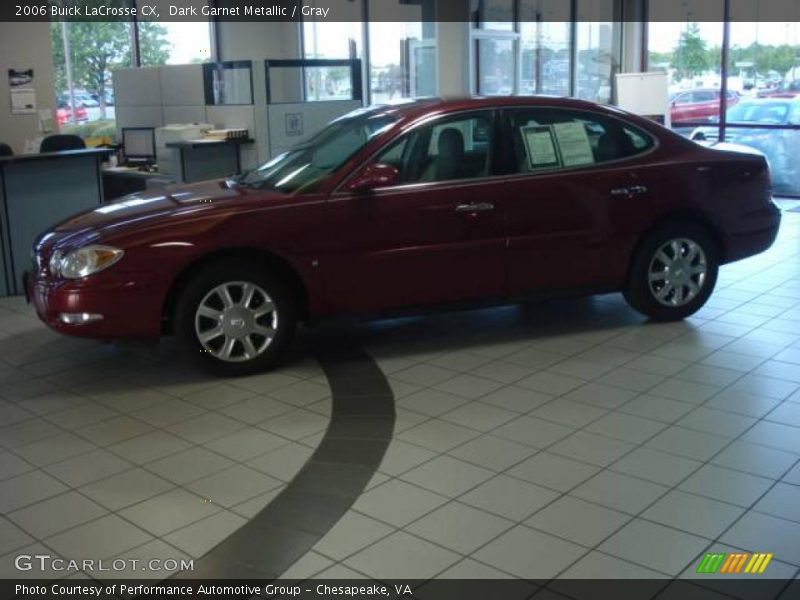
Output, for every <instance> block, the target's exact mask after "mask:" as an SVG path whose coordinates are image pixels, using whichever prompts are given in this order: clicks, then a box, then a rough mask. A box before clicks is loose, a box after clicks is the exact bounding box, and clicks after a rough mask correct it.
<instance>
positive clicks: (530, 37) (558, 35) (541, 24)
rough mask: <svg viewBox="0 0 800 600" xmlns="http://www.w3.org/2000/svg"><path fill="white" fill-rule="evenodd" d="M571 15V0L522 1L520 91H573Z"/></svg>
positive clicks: (531, 92)
mask: <svg viewBox="0 0 800 600" xmlns="http://www.w3.org/2000/svg"><path fill="white" fill-rule="evenodd" d="M570 18H571V15H570V3H569V2H563V1H562V0H522V1H521V2H520V38H521V43H522V57H521V74H520V89H519V93H520V94H552V95H555V96H568V95H569V90H570V80H571V79H572V60H571V58H570V31H571V24H570Z"/></svg>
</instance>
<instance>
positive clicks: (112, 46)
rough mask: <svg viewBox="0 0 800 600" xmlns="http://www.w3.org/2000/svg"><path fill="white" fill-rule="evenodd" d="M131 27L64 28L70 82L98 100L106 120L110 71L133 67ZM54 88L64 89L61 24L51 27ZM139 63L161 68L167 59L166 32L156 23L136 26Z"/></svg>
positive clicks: (87, 25)
mask: <svg viewBox="0 0 800 600" xmlns="http://www.w3.org/2000/svg"><path fill="white" fill-rule="evenodd" d="M131 28H132V24H131V23H128V22H125V21H113V22H70V23H67V24H66V31H67V34H68V35H69V45H70V54H71V59H72V82H73V85H74V86H75V87H81V88H84V89H86V91H87V92H89V93H90V94H94V95H96V96H97V99H98V102H100V114H101V118H103V119H104V118H106V106H105V97H106V91H107V90H108V89H109V88H110V87H111V85H112V71H113V70H114V69H117V68H119V67H130V66H132V65H133V63H134V61H133V54H132V48H131ZM50 31H51V37H52V44H53V63H54V67H55V80H56V88H57V90H59V91H61V90H64V89H66V88H67V72H66V60H65V56H64V38H63V35H62V26H61V23H58V22H54V23H52V24H51V29H50ZM139 40H140V51H141V54H142V63H143V64H147V65H161V64H164V63H165V62H166V61H167V58H169V50H170V44H169V41H168V40H167V30H166V28H165V27H164V26H163V25H161V24H159V23H149V22H143V23H140V24H139Z"/></svg>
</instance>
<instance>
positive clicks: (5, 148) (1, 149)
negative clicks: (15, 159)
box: [0, 142, 14, 156]
mask: <svg viewBox="0 0 800 600" xmlns="http://www.w3.org/2000/svg"><path fill="white" fill-rule="evenodd" d="M0 156H14V151H13V150H12V149H11V146H9V145H8V144H4V143H3V142H0Z"/></svg>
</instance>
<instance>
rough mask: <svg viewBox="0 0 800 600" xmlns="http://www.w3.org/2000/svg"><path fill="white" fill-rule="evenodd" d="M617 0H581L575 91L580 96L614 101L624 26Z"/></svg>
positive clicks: (598, 100) (606, 101)
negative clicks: (614, 88) (620, 19)
mask: <svg viewBox="0 0 800 600" xmlns="http://www.w3.org/2000/svg"><path fill="white" fill-rule="evenodd" d="M618 6H619V5H618V3H617V2H615V0H580V1H579V2H578V12H577V21H578V23H577V32H576V36H575V39H576V42H577V48H576V49H575V50H576V60H575V91H574V95H575V96H577V97H578V98H584V99H586V100H592V101H594V102H605V103H608V102H611V101H612V100H613V98H614V94H613V86H614V75H616V74H617V73H618V72H619V65H620V52H621V31H622V29H621V27H620V23H619V17H620V15H619V10H618Z"/></svg>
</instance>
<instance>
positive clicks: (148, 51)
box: [139, 21, 172, 67]
mask: <svg viewBox="0 0 800 600" xmlns="http://www.w3.org/2000/svg"><path fill="white" fill-rule="evenodd" d="M167 35H168V32H167V28H166V27H164V26H163V25H162V24H161V23H154V22H152V21H142V22H140V23H139V52H140V54H141V59H142V64H143V65H147V66H148V67H150V66H159V65H165V64H167V60H168V59H169V53H170V50H171V49H172V48H171V46H172V45H171V44H170V43H169V40H168V39H167Z"/></svg>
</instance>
